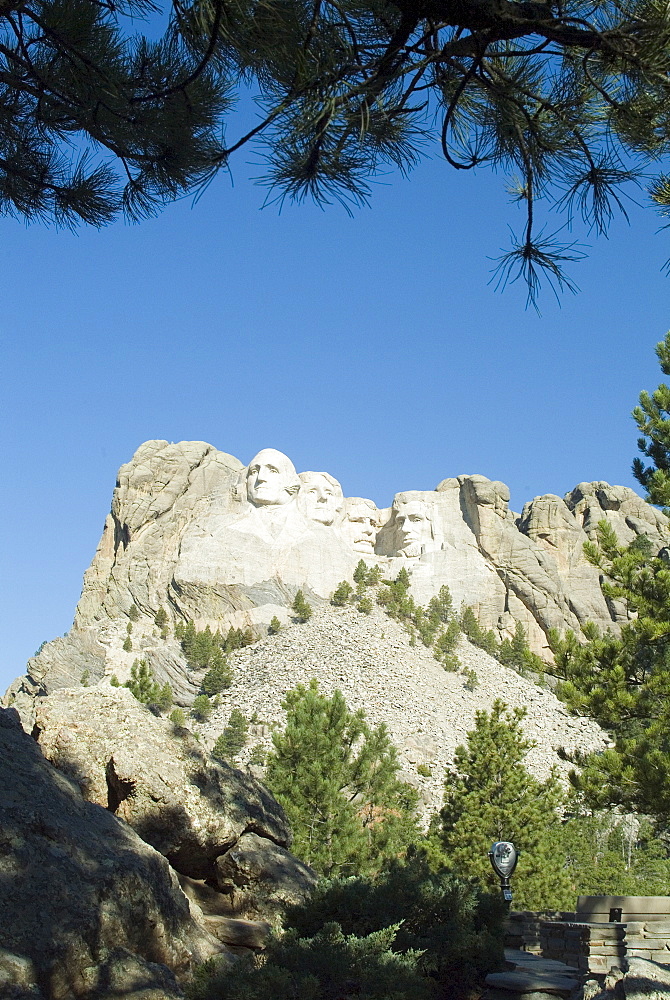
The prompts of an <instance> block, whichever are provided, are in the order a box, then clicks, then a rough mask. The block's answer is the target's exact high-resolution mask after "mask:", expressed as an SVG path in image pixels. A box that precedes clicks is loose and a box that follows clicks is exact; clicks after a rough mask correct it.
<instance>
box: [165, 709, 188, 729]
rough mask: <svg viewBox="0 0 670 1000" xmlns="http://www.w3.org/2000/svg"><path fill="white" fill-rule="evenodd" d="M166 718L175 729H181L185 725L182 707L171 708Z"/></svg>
mask: <svg viewBox="0 0 670 1000" xmlns="http://www.w3.org/2000/svg"><path fill="white" fill-rule="evenodd" d="M168 718H169V719H170V722H171V723H172V725H173V726H174V728H175V729H183V728H184V727H185V725H186V716H185V714H184V709H183V708H173V709H172V711H171V712H170V715H169V716H168Z"/></svg>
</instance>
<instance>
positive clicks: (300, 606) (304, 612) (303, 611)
mask: <svg viewBox="0 0 670 1000" xmlns="http://www.w3.org/2000/svg"><path fill="white" fill-rule="evenodd" d="M291 607H292V608H293V613H294V615H295V616H296V618H297V619H298V621H299V622H306V621H308V620H309V619H310V618H311V617H312V606H311V604H308V603H307V601H306V599H305V595H304V594H303V592H302V590H298V592H297V593H296V595H295V597H294V598H293V604H292V605H291Z"/></svg>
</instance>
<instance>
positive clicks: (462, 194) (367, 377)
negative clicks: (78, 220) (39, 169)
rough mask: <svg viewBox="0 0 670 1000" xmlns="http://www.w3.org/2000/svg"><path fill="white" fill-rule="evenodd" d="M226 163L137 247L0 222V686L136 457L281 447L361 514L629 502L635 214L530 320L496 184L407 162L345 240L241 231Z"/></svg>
mask: <svg viewBox="0 0 670 1000" xmlns="http://www.w3.org/2000/svg"><path fill="white" fill-rule="evenodd" d="M251 158H252V159H253V156H252V157H251ZM248 159H249V156H248V155H247V156H246V160H248ZM246 160H245V154H242V155H241V158H240V159H238V160H237V162H236V163H235V164H234V177H233V179H234V182H235V183H234V185H232V184H231V180H230V178H229V177H227V176H225V175H222V176H221V177H220V178H219V179H217V180H216V181H215V182H214V183H213V184H212V185H211V186H210V187H209V189H208V190H207V191H206V192H205V194H204V195H203V196H202V198H201V199H200V200H199V202H198V203H197V204H196V205H195V206H194V207H193V206H192V205H191V202H190V201H183V202H180V203H179V204H176V205H174V206H171V207H169V208H167V209H166V210H165V211H164V212H163V213H162V214H161V215H160V216H159V217H158V218H156V219H153V220H149V221H146V222H143V223H142V224H140V225H138V226H129V225H125V224H123V223H122V222H121V223H118V224H115V225H113V226H110V227H108V228H107V229H104V230H102V231H100V232H97V231H93V230H89V231H86V230H81V231H79V232H78V233H77V234H71V233H69V232H67V231H61V232H59V231H56V230H54V229H48V228H43V227H40V226H31V227H28V228H26V227H25V226H24V225H23V224H22V223H19V222H16V221H14V220H8V219H6V220H3V221H2V222H0V230H1V233H2V258H3V259H2V278H1V279H0V280H2V283H3V299H2V302H3V307H2V318H1V319H0V324H1V329H2V342H3V348H2V361H3V364H2V375H1V379H2V397H3V414H4V416H3V420H2V426H1V430H0V434H1V436H2V446H3V454H4V463H3V469H4V472H3V476H2V486H1V489H2V494H1V501H2V514H1V521H0V524H1V526H2V549H1V554H0V559H1V574H2V575H1V581H0V582H1V586H2V594H1V595H0V608H1V609H2V646H1V647H0V649H1V652H0V689H2V690H4V688H5V687H6V685H7V684H8V683H9V682H10V681H11V680H12V679H13V678H14V677H15V676H17V675H18V674H20V673H22V672H23V669H24V666H25V662H26V659H27V658H28V656H30V655H32V653H33V652H34V651H35V649H36V648H37V647H38V646H39V644H40V643H41V642H42V640H45V639H52V638H54V637H55V636H57V635H61V634H63V633H64V632H66V631H67V630H68V628H69V627H70V624H71V622H72V617H73V613H74V608H75V605H76V602H77V599H78V596H79V592H80V588H81V579H82V575H83V573H84V570H85V569H86V567H87V566H88V565H89V563H90V561H91V558H92V556H93V553H94V551H95V547H96V544H97V541H98V539H99V536H100V532H101V530H102V526H103V522H104V518H105V515H106V513H107V512H108V510H109V505H110V500H111V494H112V490H113V487H114V482H115V476H116V471H117V469H118V467H119V466H120V465H121V464H122V463H123V462H126V461H128V460H129V459H130V457H131V456H132V454H133V452H134V451H135V449H136V448H137V447H138V445H139V444H140V443H141V442H142V441H145V440H147V439H149V438H162V439H167V440H170V441H179V440H184V439H191V440H193V439H198V440H204V441H207V442H209V443H211V444H213V445H215V446H216V447H218V448H221V449H222V450H224V451H227V452H230V453H232V454H234V455H236V456H237V457H238V458H240V459H241V460H242V461H244V462H246V461H248V460H249V459H250V457H251V456H252V455H253V454H254V453H255V452H256V451H258V450H259V449H260V448H262V447H275V448H279V449H280V450H282V451H285V452H286V453H287V454H288V455H289V456H290V457H291V458H292V459H293V461H294V463H295V465H296V466H297V468H298V469H299V470H306V469H313V470H326V471H328V472H330V473H332V474H333V475H334V476H335V477H336V478H338V479H339V480H340V481H341V483H342V486H343V489H344V492H345V494H348V495H356V496H369V497H371V498H373V499H374V500H375V501H377V503H378V504H380V505H387V504H389V503H390V502H391V499H392V496H393V494H394V493H395V492H398V491H400V490H405V489H432V488H433V487H434V486H435V485H436V484H437V483H438V482H439V481H440V480H441V479H443V478H444V477H446V476H453V475H459V474H461V473H481V474H484V475H486V476H489V477H490V478H493V479H502V480H503V481H504V482H506V483H507V484H508V485H509V486H510V488H511V491H512V507H513V509H515V510H517V511H518V510H520V509H521V507H522V506H523V504H524V502H525V501H527V500H530V499H531V498H532V497H534V496H536V495H539V494H542V493H558V494H563V493H564V492H566V491H567V490H569V489H571V488H572V487H573V486H574V485H576V484H577V483H578V482H581V481H584V480H596V479H604V480H607V481H609V482H611V483H621V484H624V485H629V486H633V485H635V484H634V482H633V480H632V477H631V474H630V464H631V460H632V458H633V457H634V455H635V454H636V444H635V442H636V436H637V435H636V429H635V426H634V423H633V421H632V419H631V418H630V415H629V414H630V410H631V408H632V407H633V405H634V404H635V402H636V400H637V396H638V393H639V391H640V390H641V389H642V388H650V389H651V388H654V387H655V386H656V384H657V383H658V382H659V381H660V371H659V369H658V366H657V362H656V358H655V355H654V351H653V348H654V345H655V343H656V342H657V341H658V340H660V339H661V338H662V336H663V335H664V333H665V331H666V329H667V328H668V327H670V309H669V308H668V307H669V305H670V282H669V281H668V279H666V278H665V277H664V276H663V275H662V273H661V267H662V264H663V262H664V261H665V259H666V258H668V257H670V233H667V232H665V233H664V232H661V233H660V234H657V229H658V227H659V220H658V217H657V216H656V215H655V214H654V213H653V211H652V210H648V211H643V210H638V209H636V208H635V207H633V210H632V215H631V222H632V224H631V225H630V227H628V226H626V224H625V223H623V222H621V223H618V224H617V225H615V227H614V228H613V230H612V232H611V236H610V239H609V241H604V240H602V239H601V240H589V239H588V238H586V242H591V243H592V244H593V246H592V249H591V255H590V258H589V259H588V260H587V261H584V262H582V263H579V264H574V265H572V271H571V273H572V275H573V277H574V278H575V279H576V280H577V282H578V283H579V285H580V287H581V292H580V294H579V295H577V296H572V295H567V296H564V297H563V299H562V305H561V307H560V308H559V307H558V306H557V305H556V303H555V301H554V300H553V297H552V296H551V293H550V292H548V291H547V292H546V293H545V294H544V295H543V296H542V299H541V303H540V305H541V309H542V316H541V317H538V316H537V315H536V314H535V313H534V312H533V311H532V310H529V311H526V310H525V292H524V289H523V287H521V286H519V285H514V286H512V287H509V288H508V289H507V291H506V292H504V293H503V294H501V293H498V292H496V291H495V290H494V289H493V288H492V287H490V286H487V281H488V279H489V277H490V269H491V267H492V264H491V261H490V260H489V259H487V258H489V257H494V256H495V255H496V254H498V253H499V250H500V248H501V247H505V248H506V246H507V245H508V242H509V237H508V231H507V224H508V222H513V223H514V222H516V223H519V224H520V223H521V216H520V214H519V212H518V210H517V209H516V208H515V207H512V206H509V205H508V204H507V201H506V197H505V194H504V179H503V178H502V177H501V176H496V175H495V174H490V173H489V172H487V171H485V170H482V171H480V172H478V173H477V174H476V175H474V176H473V175H471V174H467V175H463V174H460V173H459V174H455V173H454V172H453V171H452V170H451V169H450V168H449V167H448V166H447V165H446V164H445V163H443V162H442V161H441V160H439V159H438V158H435V159H432V160H428V161H424V163H423V164H422V165H421V166H420V167H419V168H417V169H416V170H415V172H414V173H413V174H412V176H411V177H410V179H409V180H403V179H402V178H400V177H398V176H395V175H390V176H389V177H387V178H385V180H384V182H383V183H380V184H379V185H377V186H376V189H375V192H374V196H373V201H372V206H371V208H367V209H362V210H360V211H357V212H356V213H355V214H354V216H353V218H350V217H349V216H348V215H347V214H346V213H345V212H344V211H343V210H342V209H341V208H339V207H338V206H335V207H333V208H331V209H329V210H327V211H325V212H322V211H321V210H319V209H318V208H316V207H314V206H312V205H303V206H284V209H283V210H282V212H281V213H279V212H278V210H277V208H276V207H268V208H266V209H264V210H261V205H262V201H263V191H262V190H261V189H259V187H258V186H256V185H255V184H254V183H253V182H252V181H251V180H250V179H249V178H250V177H253V176H254V175H255V174H257V173H260V172H261V168H259V167H258V166H257V165H254V164H253V163H252V164H251V165H249V164H248V163H247V162H246ZM577 235H580V234H577Z"/></svg>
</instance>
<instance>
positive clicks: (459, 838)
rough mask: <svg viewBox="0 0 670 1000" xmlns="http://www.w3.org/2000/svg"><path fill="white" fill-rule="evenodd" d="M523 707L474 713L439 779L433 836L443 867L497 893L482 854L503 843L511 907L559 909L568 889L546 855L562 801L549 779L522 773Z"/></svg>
mask: <svg viewBox="0 0 670 1000" xmlns="http://www.w3.org/2000/svg"><path fill="white" fill-rule="evenodd" d="M524 715H525V710H524V709H518V708H517V709H514V710H512V711H511V712H507V711H506V705H504V704H503V702H501V701H495V702H494V704H493V706H492V708H491V712H490V714H489V713H488V712H484V711H481V712H477V714H476V717H475V728H474V729H473V730H471V731H470V732H469V733H468V742H467V746H459V747H458V748H457V749H456V754H455V757H454V767H453V770H452V771H451V772H449V773H448V775H447V778H446V781H445V796H444V806H443V808H442V810H441V812H440V839H441V845H442V849H443V851H444V854H445V857H446V860H447V864H448V866H449V868H450V869H451V870H452V871H453V872H454V873H456V874H458V875H461V876H468V875H469V876H474V877H476V878H477V879H478V880H479V881H480V882H481V883H482V885H484V886H487V887H489V888H490V889H491V890H494V889H497V888H498V883H497V879H496V876H495V874H494V872H493V870H492V868H491V866H490V863H489V859H488V857H487V851H488V850H489V848H490V846H491V844H492V843H494V842H495V841H497V840H511V841H513V842H514V844H515V846H516V847H517V848H518V849H519V850H520V851H521V852H522V855H521V860H520V861H519V865H518V868H517V872H516V874H515V876H514V902H515V907H517V908H518V909H531V910H539V909H551V908H554V909H564V908H567V906H568V905H569V904H570V903H571V902H572V900H573V889H572V886H571V884H570V881H569V879H568V876H567V874H566V873H565V871H564V869H563V867H562V866H561V865H560V864H557V860H558V859H557V857H556V855H555V853H554V851H555V846H556V837H557V836H558V832H559V829H560V818H559V813H558V809H559V806H560V804H561V800H562V793H561V791H560V786H559V784H558V782H557V780H556V779H555V778H554V777H551V778H549V779H548V780H547V781H544V782H540V781H538V780H537V779H536V778H534V777H533V776H532V775H531V774H529V772H528V771H527V770H526V768H525V766H524V759H525V757H526V754H527V753H528V751H529V749H530V748H531V746H532V745H533V744H532V741H530V740H527V739H526V738H525V737H524V736H523V732H522V729H521V722H522V720H523V718H524Z"/></svg>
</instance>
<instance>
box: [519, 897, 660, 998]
mask: <svg viewBox="0 0 670 1000" xmlns="http://www.w3.org/2000/svg"><path fill="white" fill-rule="evenodd" d="M619 911H620V912H619ZM610 913H612V914H613V915H617V916H620V918H621V919H620V920H609V919H608V918H609V916H610ZM506 941H507V943H508V945H514V946H515V947H516V948H517V949H522V950H521V951H514V949H510V950H512V951H514V954H515V955H516V956H517V957H518V955H519V954H526V955H530V956H531V957H537V958H538V960H539V959H540V958H541V959H542V960H547V961H550V962H552V961H553V962H558V963H559V964H561V965H565V966H566V967H569V968H571V969H573V970H575V971H576V972H577V973H578V974H579V975H581V976H587V975H591V976H599V977H601V976H606V975H607V974H609V973H615V972H616V971H617V970H622V971H625V970H626V969H627V968H628V966H629V964H630V961H631V960H632V959H644V960H647V961H650V962H655V963H657V964H660V965H670V897H667V896H580V897H579V898H578V900H577V908H576V910H575V912H574V913H568V912H561V913H534V912H530V911H516V912H512V913H510V915H509V920H508V925H507V936H506ZM523 992H525V991H523Z"/></svg>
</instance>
